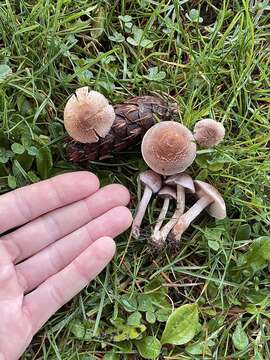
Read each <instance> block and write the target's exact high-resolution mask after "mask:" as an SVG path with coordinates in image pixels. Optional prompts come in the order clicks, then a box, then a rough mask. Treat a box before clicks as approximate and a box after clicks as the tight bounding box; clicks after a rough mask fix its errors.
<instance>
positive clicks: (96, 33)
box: [90, 7, 106, 39]
mask: <svg viewBox="0 0 270 360" xmlns="http://www.w3.org/2000/svg"><path fill="white" fill-rule="evenodd" d="M105 17H106V13H105V9H104V8H103V7H100V8H99V9H98V12H97V15H96V17H95V18H94V21H93V23H92V30H91V31H90V32H91V36H92V37H93V38H94V39H98V38H99V37H100V36H101V35H102V33H103V31H104V22H105Z"/></svg>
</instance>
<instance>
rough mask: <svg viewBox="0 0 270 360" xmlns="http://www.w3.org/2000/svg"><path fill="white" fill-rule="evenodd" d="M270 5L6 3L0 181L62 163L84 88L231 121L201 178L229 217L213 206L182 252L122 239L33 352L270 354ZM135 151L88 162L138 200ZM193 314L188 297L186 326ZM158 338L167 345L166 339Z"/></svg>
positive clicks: (2, 184) (15, 181)
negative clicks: (66, 121) (172, 320)
mask: <svg viewBox="0 0 270 360" xmlns="http://www.w3.org/2000/svg"><path fill="white" fill-rule="evenodd" d="M269 10H270V7H269V4H268V1H252V0H250V1H247V0H242V1H229V0H224V1H221V0H220V1H210V0H209V1H206V0H204V1H195V0H194V1H191V0H190V1H188V0H184V1H180V0H166V1H165V0H164V1H154V0H133V1H127V0H116V1H109V0H108V1H98V0H95V1H86V0H78V1H72V0H37V1H31V0H28V1H25V0H20V1H18V0H14V1H12V0H2V1H1V3H0V119H1V130H0V191H1V192H6V191H8V190H11V189H13V188H16V187H19V186H23V185H25V184H28V183H32V182H35V181H38V180H39V179H44V178H47V177H51V176H53V175H55V174H58V173H62V172H64V171H69V170H76V169H80V167H79V166H75V165H73V164H71V163H68V162H66V161H65V157H64V155H65V153H64V146H63V144H64V140H65V136H66V133H65V131H64V128H63V108H64V105H65V102H66V99H67V98H68V96H69V95H70V94H71V93H72V92H73V91H74V90H75V89H76V88H77V87H80V86H84V85H89V86H90V87H91V88H93V89H95V90H98V91H101V92H102V93H104V94H105V95H106V96H107V97H108V98H109V99H110V101H111V102H112V103H118V102H121V101H122V100H124V99H126V98H127V97H128V96H133V95H138V94H139V95H146V94H155V93H159V94H161V95H162V96H165V97H168V95H169V96H171V97H172V99H174V100H176V101H177V103H178V105H179V121H181V122H182V123H183V124H185V125H186V126H187V127H189V128H190V129H192V128H193V126H194V124H195V122H196V121H197V120H199V119H201V118H203V117H213V118H215V119H216V120H219V121H223V123H224V126H225V127H226V131H227V133H226V139H225V141H224V142H223V143H222V144H220V145H219V146H218V147H217V148H216V149H214V150H210V151H209V150H207V151H199V152H198V156H197V159H196V162H195V163H194V165H193V166H192V167H191V168H190V169H189V174H190V175H192V176H193V177H194V178H197V179H201V180H205V181H208V182H211V183H213V184H215V186H216V187H217V188H218V189H219V190H220V192H221V193H222V194H224V198H225V201H226V203H227V207H228V218H227V219H226V220H224V221H219V222H215V221H214V220H213V219H211V218H210V217H209V216H207V215H206V213H205V214H204V216H201V217H200V218H199V220H198V221H197V222H195V223H194V224H193V226H192V227H191V228H190V229H189V230H188V231H187V232H186V233H185V235H184V236H183V240H182V246H181V249H180V250H179V253H178V254H177V255H176V256H172V255H171V254H170V253H169V252H168V253H167V252H166V251H164V252H161V253H160V254H158V255H157V256H156V257H155V259H154V260H153V258H152V257H151V253H150V251H149V248H148V246H147V239H148V237H149V234H150V232H151V224H153V223H154V222H155V220H156V219H157V216H158V211H159V209H160V203H159V202H157V201H154V202H153V203H152V205H151V207H150V209H149V212H148V214H147V218H146V221H145V223H144V230H143V234H142V237H141V238H140V239H139V240H138V241H135V240H133V239H129V233H126V234H125V235H123V236H121V237H120V238H119V239H118V240H117V243H118V252H117V255H116V257H115V259H114V261H113V262H112V264H111V265H110V266H109V267H108V268H107V270H106V271H104V272H103V273H102V274H101V275H100V277H99V278H98V279H97V280H96V281H95V282H93V283H92V284H91V285H90V286H89V287H88V288H87V289H86V290H85V291H83V292H82V293H81V294H80V295H79V296H77V297H76V298H75V299H74V300H73V301H72V302H70V303H69V304H68V305H67V306H66V307H65V308H63V309H62V310H61V311H60V312H58V313H57V314H56V315H55V316H54V317H53V318H52V319H51V320H50V322H49V323H48V324H47V325H46V326H45V327H44V329H43V330H42V331H41V332H40V333H39V334H38V335H37V336H36V337H35V339H34V341H33V343H32V345H31V346H30V348H29V349H28V351H27V352H26V353H25V355H24V356H23V359H31V360H32V359H50V360H52V359H57V360H58V359H63V360H67V359H70V360H71V359H72V360H73V359H82V360H90V359H102V358H104V359H119V358H120V357H121V358H123V359H132V358H134V359H136V358H137V359H140V358H142V355H143V356H144V357H146V354H145V352H146V350H147V349H148V350H149V349H150V350H151V351H152V350H153V352H152V354H150V355H149V354H148V356H152V358H156V357H157V356H158V354H159V353H160V354H159V356H160V358H161V359H163V358H164V359H254V360H262V359H264V360H268V359H270V347H269V340H270V330H269V329H270V326H269V325H270V324H269V319H270V312H269V306H270V280H269V267H268V265H269V264H268V261H269V259H270V237H269V230H270V226H269V224H270V203H269V196H270V186H269V185H270V184H269V172H270V159H269V144H270V131H269V130H270V124H269V115H270V107H269V102H270V68H269V62H270V48H269V39H270V13H269ZM138 154H139V150H138V149H131V150H129V151H128V152H125V153H123V154H120V155H119V156H116V157H115V158H114V159H112V160H109V161H107V162H105V161H104V162H96V163H92V164H89V166H87V167H84V168H86V169H88V170H90V171H94V172H95V173H97V174H98V175H99V176H100V178H101V181H102V184H106V183H110V182H120V183H122V184H124V185H126V186H127V187H128V188H129V190H130V191H131V194H132V195H133V196H132V203H131V208H132V210H133V211H134V210H135V207H136V203H137V195H139V194H137V192H138V191H137V175H138V172H139V170H142V169H145V164H144V163H143V161H142V159H141V157H140V156H138ZM194 303H196V304H197V307H196V309H197V310H198V313H199V323H200V326H197V328H196V331H195V332H196V334H195V336H194V337H193V339H192V340H191V341H189V342H188V343H186V344H183V345H177V346H171V345H170V346H167V345H165V346H163V347H162V349H161V350H160V351H159V343H158V342H157V340H161V337H162V333H163V331H164V328H165V324H166V321H167V319H168V316H169V315H170V313H171V312H172V310H173V309H175V308H178V307H180V306H182V305H184V304H194ZM192 312H193V315H194V313H195V312H196V311H195V310H194V307H192V308H188V311H187V313H185V316H184V317H185V319H189V318H190V319H189V321H187V323H186V324H185V328H186V329H188V328H189V327H190V326H192V321H193V320H194V316H193V317H192ZM156 339H157V340H156Z"/></svg>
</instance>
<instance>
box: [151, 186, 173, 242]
mask: <svg viewBox="0 0 270 360" xmlns="http://www.w3.org/2000/svg"><path fill="white" fill-rule="evenodd" d="M158 196H159V197H160V198H162V199H163V206H162V209H161V211H160V214H159V217H158V220H157V222H156V225H155V228H154V232H153V235H152V243H153V244H155V246H156V247H157V248H160V247H162V245H163V243H164V242H163V238H162V236H160V228H161V226H162V223H163V221H164V219H165V218H166V215H167V212H168V209H169V205H170V200H176V191H175V189H174V188H173V187H171V186H163V188H162V189H161V190H160V191H159V193H158Z"/></svg>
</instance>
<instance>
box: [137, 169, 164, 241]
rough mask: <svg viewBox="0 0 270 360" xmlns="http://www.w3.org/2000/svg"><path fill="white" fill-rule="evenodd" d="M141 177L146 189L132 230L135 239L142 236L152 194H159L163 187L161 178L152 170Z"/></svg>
mask: <svg viewBox="0 0 270 360" xmlns="http://www.w3.org/2000/svg"><path fill="white" fill-rule="evenodd" d="M139 177H140V181H141V183H142V184H143V185H144V186H145V188H144V193H143V196H142V199H141V201H140V203H139V206H138V210H137V214H136V216H135V218H134V220H133V225H132V230H131V232H132V234H133V236H134V237H135V238H139V236H140V226H141V223H142V220H143V217H144V214H145V212H146V209H147V206H148V203H149V201H150V199H151V197H152V194H153V193H157V192H158V191H159V190H160V189H161V186H162V180H161V176H160V175H159V174H157V173H155V172H154V171H152V170H147V171H145V172H143V173H141V174H140V176H139Z"/></svg>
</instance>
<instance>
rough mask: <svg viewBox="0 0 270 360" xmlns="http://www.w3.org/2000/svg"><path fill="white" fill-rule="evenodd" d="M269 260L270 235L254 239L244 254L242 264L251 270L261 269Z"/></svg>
mask: <svg viewBox="0 0 270 360" xmlns="http://www.w3.org/2000/svg"><path fill="white" fill-rule="evenodd" d="M269 261H270V236H262V237H259V238H258V239H256V240H254V241H253V243H252V245H251V248H250V250H249V251H248V252H247V253H246V254H245V256H244V264H245V265H244V266H245V267H246V268H251V269H252V270H253V272H256V271H258V270H262V269H263V268H264V267H265V266H266V265H267V262H269Z"/></svg>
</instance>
